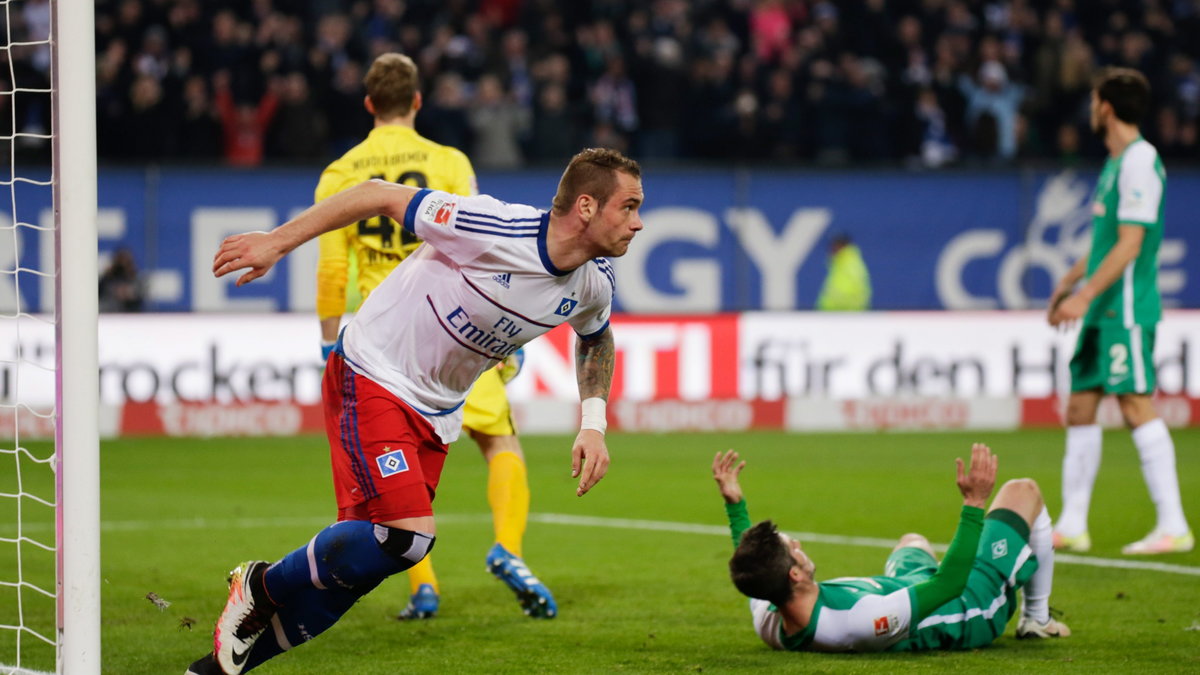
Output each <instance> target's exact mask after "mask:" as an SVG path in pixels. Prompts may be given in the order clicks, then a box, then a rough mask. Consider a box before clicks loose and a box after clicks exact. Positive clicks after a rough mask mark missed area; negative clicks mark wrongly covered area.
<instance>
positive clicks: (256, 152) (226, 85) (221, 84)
mask: <svg viewBox="0 0 1200 675" xmlns="http://www.w3.org/2000/svg"><path fill="white" fill-rule="evenodd" d="M229 80H230V76H229V73H228V72H227V71H220V72H218V73H217V74H216V76H215V77H214V78H213V87H214V89H215V91H216V104H217V112H218V113H219V114H220V116H221V127H222V134H223V135H224V137H225V144H224V145H225V161H226V162H228V163H229V164H232V165H233V166H258V165H259V164H262V160H263V147H264V145H265V143H266V136H267V130H268V129H269V127H270V124H271V120H272V119H273V118H274V117H275V111H276V109H277V108H278V107H279V96H278V94H277V93H276V90H277V89H278V88H279V86H280V85H279V82H278V80H276V81H273V82H272V83H271V87H270V88H269V89H268V90H267V93H265V94H263V97H262V99H261V100H259V102H258V104H257V105H256V104H252V103H245V102H236V101H234V98H233V92H232V91H230V82H229Z"/></svg>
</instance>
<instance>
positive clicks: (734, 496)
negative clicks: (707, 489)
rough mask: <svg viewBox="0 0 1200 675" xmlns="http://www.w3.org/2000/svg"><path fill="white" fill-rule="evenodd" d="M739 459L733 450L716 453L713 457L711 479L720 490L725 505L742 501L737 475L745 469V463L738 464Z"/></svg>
mask: <svg viewBox="0 0 1200 675" xmlns="http://www.w3.org/2000/svg"><path fill="white" fill-rule="evenodd" d="M739 459H740V458H739V457H738V454H737V451H735V450H726V451H725V452H719V451H718V452H717V455H716V457H713V463H712V472H713V479H714V480H716V481H717V487H718V488H720V490H721V496H722V497H724V498H725V503H726V504H737V503H738V502H740V501H742V486H741V485H740V484H739V483H738V474H740V473H741V472H742V469H744V468H746V462H745V461H741V462H739V461H738V460H739Z"/></svg>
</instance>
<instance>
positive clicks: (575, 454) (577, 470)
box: [571, 429, 608, 497]
mask: <svg viewBox="0 0 1200 675" xmlns="http://www.w3.org/2000/svg"><path fill="white" fill-rule="evenodd" d="M607 472H608V445H607V444H606V443H605V442H604V434H602V433H600V432H599V431H596V430H595V429H580V430H579V435H578V436H576V437H575V445H574V447H572V448H571V477H572V478H575V477H578V478H579V487H578V488H577V489H576V490H575V495H576V496H579V497H582V496H584V495H585V494H587V491H588V490H590V489H592V486H593V485H595V484H596V483H599V482H600V479H601V478H604V474H605V473H607Z"/></svg>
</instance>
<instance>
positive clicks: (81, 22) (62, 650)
mask: <svg viewBox="0 0 1200 675" xmlns="http://www.w3.org/2000/svg"><path fill="white" fill-rule="evenodd" d="M51 5H52V22H51V26H52V30H51V42H52V44H53V75H52V79H51V88H52V90H53V92H52V93H51V97H52V100H53V118H52V119H53V136H54V138H53V140H52V144H53V152H54V155H53V162H54V165H53V180H54V215H55V237H54V239H55V262H56V265H55V271H56V272H57V276H56V279H55V298H54V300H55V302H54V308H55V317H54V318H55V338H56V339H55V345H56V353H55V357H56V362H57V363H56V366H57V369H56V373H57V383H56V385H57V386H56V401H55V412H56V419H55V425H56V428H55V453H56V460H57V462H56V476H55V485H56V505H57V507H56V532H57V547H58V573H57V575H56V578H57V589H56V590H57V595H58V645H57V647H58V658H57V664H58V665H57V670H58V672H59V673H65V674H66V675H93V674H97V675H98V674H99V673H100V441H99V421H98V412H97V407H98V398H99V373H98V368H99V366H98V363H97V358H98V357H97V351H98V347H97V332H96V331H97V313H98V304H99V302H98V294H97V287H96V283H97V279H98V270H97V237H96V210H97V195H96V193H97V187H96V68H95V58H96V57H95V42H96V36H95V5H94V4H93V2H92V0H51Z"/></svg>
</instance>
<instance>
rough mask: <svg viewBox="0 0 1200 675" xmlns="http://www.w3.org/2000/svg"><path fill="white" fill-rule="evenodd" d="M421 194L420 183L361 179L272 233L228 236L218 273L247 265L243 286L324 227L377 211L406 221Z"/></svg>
mask: <svg viewBox="0 0 1200 675" xmlns="http://www.w3.org/2000/svg"><path fill="white" fill-rule="evenodd" d="M416 193H417V190H416V189H415V188H411V187H408V186H407V185H398V184H396V183H388V182H386V181H382V180H369V181H366V182H364V183H359V184H358V185H356V186H354V187H352V188H350V189H349V190H346V191H344V192H340V193H338V194H336V195H334V196H332V197H330V198H329V199H326V200H325V201H322V202H320V203H318V204H314V205H313V206H310V207H309V208H307V209H305V210H304V212H303V213H301V214H300V215H298V216H296V217H295V218H293V219H292V220H289V221H288V222H286V223H284V224H283V225H280V226H279V227H277V228H275V229H274V230H271V231H270V232H247V233H245V234H235V235H233V236H231V237H228V238H226V239H225V241H223V242H221V248H220V249H218V250H217V255H216V257H215V258H214V259H213V275H215V276H218V277H223V276H225V275H226V274H229V273H230V272H236V271H237V270H241V269H247V268H248V269H249V271H247V272H246V273H245V274H243V275H242V276H240V277H238V280H237V285H238V286H241V285H242V284H246V283H249V282H251V281H254V280H255V279H257V278H259V277H261V276H262V275H264V274H266V273H267V272H268V271H269V270H270V269H271V267H272V266H274V265H275V263H277V262H279V259H280V258H282V257H283V256H285V255H287V254H288V253H289V252H290V251H291V250H292V249H294V248H296V247H297V246H299V245H300V244H303V243H304V242H306V241H308V240H310V239H312V238H314V237H317V236H318V235H321V234H323V233H325V232H332V231H333V230H336V229H338V228H339V227H343V226H345V225H347V224H349V223H353V222H357V221H359V220H363V219H365V218H370V217H373V216H378V215H385V216H388V217H389V218H392V219H393V220H396V221H399V222H403V221H404V212H405V210H406V209H407V208H408V203H409V202H410V201H411V200H412V198H413V195H415V194H416Z"/></svg>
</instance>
